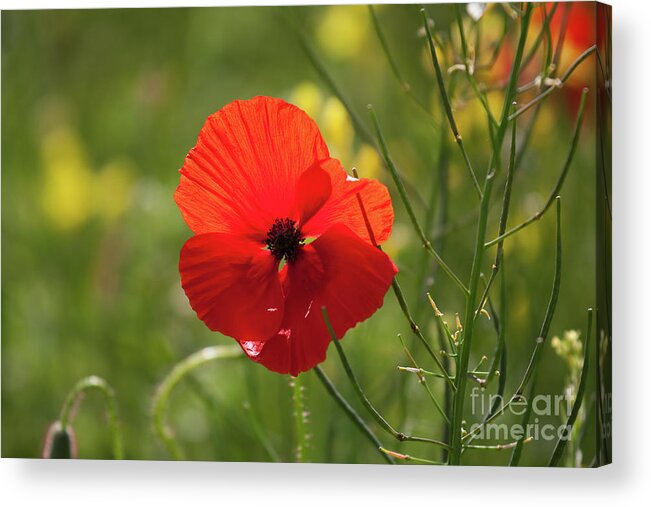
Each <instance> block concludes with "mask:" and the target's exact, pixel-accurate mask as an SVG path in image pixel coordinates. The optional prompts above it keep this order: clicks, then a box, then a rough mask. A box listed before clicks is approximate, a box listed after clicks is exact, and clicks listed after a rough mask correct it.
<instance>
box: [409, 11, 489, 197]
mask: <svg viewBox="0 0 651 507" xmlns="http://www.w3.org/2000/svg"><path fill="white" fill-rule="evenodd" d="M420 12H421V15H422V17H423V26H424V27H425V33H426V35H427V41H428V44H429V49H430V53H431V56H432V64H433V65H434V72H435V74H436V80H437V82H438V87H439V92H440V94H441V100H442V102H443V108H444V109H445V114H446V116H447V117H448V122H449V124H450V129H451V130H452V135H453V136H454V140H455V142H456V143H457V146H458V147H459V150H460V151H461V155H462V156H463V160H464V162H465V163H466V167H467V168H468V172H469V173H470V178H471V179H472V183H473V185H474V187H475V190H476V191H477V195H478V196H479V198H481V187H480V185H479V181H477V176H476V175H475V171H474V170H473V168H472V164H471V163H470V158H469V157H468V153H467V152H466V148H465V147H464V144H463V139H462V137H461V134H460V133H459V129H458V128H457V122H456V121H455V119H454V114H453V113H452V106H451V104H450V97H449V96H448V93H447V91H446V88H445V82H444V81H443V72H442V71H441V66H440V64H439V60H438V57H437V56H436V48H435V46H434V39H433V38H432V33H431V31H430V28H429V23H428V16H427V14H426V13H425V9H424V8H421V10H420Z"/></svg>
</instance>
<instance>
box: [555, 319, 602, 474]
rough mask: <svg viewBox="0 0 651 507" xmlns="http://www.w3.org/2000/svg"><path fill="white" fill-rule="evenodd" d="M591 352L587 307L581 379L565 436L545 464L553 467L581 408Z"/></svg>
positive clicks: (590, 323)
mask: <svg viewBox="0 0 651 507" xmlns="http://www.w3.org/2000/svg"><path fill="white" fill-rule="evenodd" d="M591 354H592V308H589V309H588V325H587V333H586V337H585V349H584V351H583V368H582V369H581V380H580V381H579V387H578V389H577V391H576V398H575V400H574V404H573V405H572V411H571V412H570V416H569V417H568V418H567V423H565V430H564V431H565V433H564V435H565V437H566V438H559V439H558V442H556V447H554V452H553V453H552V456H551V458H550V459H549V464H548V465H547V466H550V467H555V466H556V465H557V464H558V460H559V459H560V458H561V456H562V455H563V451H564V450H565V445H566V444H567V439H568V438H571V436H570V435H571V432H572V427H573V426H574V422H575V421H576V418H577V417H578V415H579V410H580V409H581V404H582V402H583V398H584V395H585V390H586V386H587V384H588V374H589V372H590V360H591Z"/></svg>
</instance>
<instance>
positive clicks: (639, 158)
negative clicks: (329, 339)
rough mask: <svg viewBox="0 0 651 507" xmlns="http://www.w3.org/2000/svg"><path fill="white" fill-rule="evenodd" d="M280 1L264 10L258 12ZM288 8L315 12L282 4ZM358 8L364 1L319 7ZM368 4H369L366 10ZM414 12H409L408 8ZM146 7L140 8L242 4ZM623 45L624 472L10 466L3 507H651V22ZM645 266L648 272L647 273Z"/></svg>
mask: <svg viewBox="0 0 651 507" xmlns="http://www.w3.org/2000/svg"><path fill="white" fill-rule="evenodd" d="M277 3H279V2H274V1H260V0H258V1H254V2H248V5H252V4H255V5H273V4H277ZM280 3H282V4H290V3H292V4H301V3H306V2H291V1H283V2H280ZM311 3H355V2H336V1H330V2H311ZM357 3H359V2H357ZM401 3H404V2H401ZM235 4H236V3H234V2H215V1H212V2H203V1H197V0H195V1H192V2H180V1H165V0H158V1H143V0H139V1H138V6H142V7H153V6H179V5H188V6H190V5H235ZM612 4H613V10H614V12H613V21H614V27H613V40H614V125H613V135H614V139H613V142H614V164H613V165H614V169H613V173H614V174H613V176H614V177H613V182H614V183H613V187H614V188H613V207H614V227H613V231H614V234H613V260H614V262H613V313H614V315H613V322H614V332H613V334H614V336H615V342H614V371H615V379H614V383H615V386H614V396H613V404H614V424H613V428H614V437H615V440H614V450H613V451H614V461H615V464H614V465H611V466H609V467H605V468H603V469H600V470H550V469H543V468H535V469H523V468H520V469H513V470H510V469H506V468H484V467H481V468H457V469H443V468H438V467H437V468H435V467H394V468H389V467H386V466H349V465H291V464H287V465H263V464H229V463H168V462H120V463H116V462H110V461H106V462H93V461H71V462H60V461H59V462H46V461H38V460H7V459H4V460H2V461H0V495H1V499H2V502H1V503H2V505H11V506H14V505H15V506H20V505H35V504H36V505H38V504H43V505H54V506H56V505H66V506H76V505H80V506H81V505H83V506H86V505H96V506H104V505H107V506H108V505H111V506H115V505H143V504H145V505H146V504H152V503H155V504H156V505H157V506H159V505H160V506H165V505H175V506H178V505H184V504H186V505H195V504H204V503H205V504H208V505H228V504H229V503H233V504H236V505H242V504H244V505H249V504H250V505H255V504H260V505H264V506H265V507H266V506H273V505H285V506H287V505H332V504H333V503H334V502H344V504H345V505H347V504H352V503H359V504H362V505H370V504H392V505H398V506H407V505H409V506H412V505H413V506H420V505H436V506H440V505H450V503H451V502H454V503H455V505H463V506H464V507H466V506H472V507H475V506H477V505H482V506H483V505H500V506H507V507H508V506H509V505H518V506H521V505H531V506H537V505H541V506H546V507H548V506H549V504H550V502H556V503H557V505H563V506H564V505H571V504H573V503H574V502H580V503H581V504H587V503H588V502H589V503H590V504H591V505H622V504H623V503H632V504H633V505H643V504H646V503H643V502H642V501H641V499H645V500H646V501H647V502H648V501H649V499H651V487H650V483H651V476H650V475H649V469H650V468H651V467H649V465H648V463H649V461H650V460H651V445H650V444H649V442H651V436H650V435H649V434H647V433H646V429H647V428H648V427H649V423H650V422H651V411H650V409H649V405H650V403H651V397H650V396H649V389H648V386H649V385H650V384H651V382H650V379H651V371H650V369H651V366H650V365H651V332H650V327H651V326H650V325H649V310H650V308H651V306H650V304H649V303H650V302H649V297H648V294H649V291H650V290H651V285H650V281H651V277H650V276H649V275H650V271H651V267H650V264H649V258H651V255H650V252H651V242H650V241H649V231H651V227H650V225H649V222H650V217H651V213H650V211H651V210H650V203H651V194H650V192H649V190H650V189H651V178H650V176H649V174H650V172H649V170H650V169H651V164H650V163H649V157H648V153H649V150H650V149H651V138H650V137H649V132H650V131H651V128H650V126H649V123H650V122H651V111H650V110H649V98H648V97H649V95H651V76H650V74H651V73H650V72H649V67H650V63H649V56H648V55H649V53H650V51H651V40H650V37H649V35H650V34H651V16H649V14H650V9H649V5H650V4H649V3H648V2H641V1H634V0H612ZM120 6H129V7H132V6H133V4H131V3H129V2H125V1H93V2H91V1H88V0H68V1H65V2H62V1H56V0H55V1H43V0H42V1H30V0H27V1H24V0H23V1H18V0H13V1H6V0H1V1H0V7H1V8H2V9H16V8H19V9H25V8H32V9H33V8H56V7H59V8H60V7H65V8H80V7H120ZM645 263H646V265H645Z"/></svg>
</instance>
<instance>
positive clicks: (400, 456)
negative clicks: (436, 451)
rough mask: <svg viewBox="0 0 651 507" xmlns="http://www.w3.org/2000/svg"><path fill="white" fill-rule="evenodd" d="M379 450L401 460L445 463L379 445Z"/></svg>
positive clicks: (427, 463) (436, 463) (430, 463)
mask: <svg viewBox="0 0 651 507" xmlns="http://www.w3.org/2000/svg"><path fill="white" fill-rule="evenodd" d="M380 450H381V451H382V452H383V453H384V454H385V455H387V456H391V457H392V458H396V459H399V460H401V461H413V462H414V463H423V464H425V465H445V463H441V462H440V461H432V460H430V459H425V458H417V457H416V456H410V455H409V454H402V453H401V452H396V451H391V450H389V449H385V448H384V447H381V448H380Z"/></svg>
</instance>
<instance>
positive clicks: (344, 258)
mask: <svg viewBox="0 0 651 507" xmlns="http://www.w3.org/2000/svg"><path fill="white" fill-rule="evenodd" d="M180 172H181V181H180V183H179V186H178V188H177V190H176V193H175V194H174V198H175V200H176V202H177V204H178V206H179V208H180V210H181V213H182V215H183V218H184V219H185V221H186V223H187V224H188V226H189V227H190V228H191V229H192V231H194V233H195V234H196V235H195V236H194V237H193V238H191V239H190V240H188V241H187V242H186V244H185V246H184V247H183V249H182V251H181V259H180V262H179V270H180V272H181V284H182V286H183V289H184V290H185V293H186V295H187V296H188V299H189V300H190V304H191V306H192V308H193V309H194V310H195V311H196V313H197V315H198V316H199V318H200V319H201V320H203V321H204V322H205V324H206V325H207V326H208V327H209V328H210V329H211V330H213V331H219V332H221V333H223V334H225V335H228V336H231V337H233V338H235V339H236V340H238V341H239V342H240V343H241V345H242V347H243V349H244V350H245V352H246V353H247V354H248V355H249V357H251V358H252V359H254V360H255V361H257V362H259V363H262V364H263V365H265V366H266V367H267V368H269V369H271V370H273V371H277V372H282V373H291V374H292V375H297V374H298V373H300V372H302V371H306V370H308V369H310V368H312V367H313V366H315V365H316V364H318V363H319V362H321V361H323V359H325V354H326V349H327V348H328V344H329V342H330V338H329V336H328V332H327V329H326V327H325V324H324V322H323V317H322V314H321V307H322V306H325V307H326V308H327V309H328V314H329V316H330V319H331V321H332V324H333V327H334V330H335V332H336V335H337V337H338V338H341V337H342V336H343V335H344V333H345V332H346V331H347V330H348V329H350V328H351V327H353V326H355V325H356V324H357V323H358V322H361V321H363V320H365V319H367V318H368V317H370V316H371V315H372V314H373V313H374V312H375V311H376V310H377V309H378V308H379V307H380V306H381V305H382V301H383V298H384V295H385V293H386V291H387V290H388V288H389V285H390V284H391V281H392V279H393V277H394V275H395V273H396V271H397V270H396V268H395V266H394V264H393V263H392V262H391V260H390V259H389V258H388V257H387V256H386V254H384V253H383V252H382V251H381V250H379V249H378V248H376V245H378V244H381V243H382V242H383V241H385V240H386V239H387V238H388V237H389V235H390V233H391V228H392V226H393V207H392V205H391V198H390V196H389V192H388V190H387V188H386V187H385V186H384V185H382V184H381V183H379V182H377V181H373V180H367V179H360V180H358V179H354V178H351V177H349V176H347V175H346V172H345V171H344V169H343V168H342V166H341V164H340V163H339V161H338V160H336V159H333V158H330V156H329V153H328V148H327V146H326V145H325V142H324V141H323V139H322V137H321V134H320V133H319V130H318V128H317V126H316V124H315V123H314V122H313V121H312V120H311V119H310V118H309V117H308V116H307V115H306V114H305V113H304V112H303V111H301V110H300V109H298V108H297V107H295V106H292V105H290V104H287V103H286V102H284V101H282V100H279V99H274V98H271V97H255V98H253V99H251V100H244V101H235V102H232V103H230V104H228V105H227V106H225V107H224V108H222V109H221V110H220V111H218V112H217V113H215V114H213V115H212V116H210V117H209V118H208V120H207V121H206V123H205V125H204V126H203V128H202V129H201V132H200V134H199V138H198V140H197V144H196V146H195V147H194V148H193V149H192V150H191V151H190V153H189V154H188V156H187V157H186V159H185V163H184V165H183V167H182V168H181V171H180ZM363 210H364V212H363ZM278 219H280V220H284V219H290V220H292V221H294V223H295V224H296V227H297V228H298V230H300V234H301V235H302V236H303V237H306V238H316V239H315V240H314V241H313V242H311V243H308V244H307V245H304V246H298V247H296V248H298V252H297V253H296V259H295V260H294V261H291V262H288V263H287V264H286V265H285V266H284V267H283V269H282V270H281V271H280V272H279V271H278V265H279V264H278V259H276V258H275V257H274V255H272V253H271V252H270V251H269V250H268V249H265V241H266V239H267V234H268V233H269V232H270V230H271V228H272V226H273V225H274V223H275V221H276V220H278ZM369 231H370V232H369Z"/></svg>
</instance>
